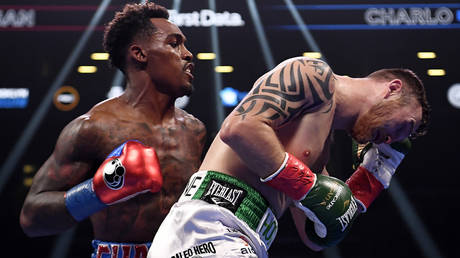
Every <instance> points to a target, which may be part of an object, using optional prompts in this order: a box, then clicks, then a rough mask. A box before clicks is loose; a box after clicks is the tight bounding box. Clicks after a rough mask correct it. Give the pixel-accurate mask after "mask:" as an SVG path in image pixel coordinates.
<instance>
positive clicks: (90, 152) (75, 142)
mask: <svg viewBox="0 0 460 258" xmlns="http://www.w3.org/2000/svg"><path fill="white" fill-rule="evenodd" d="M168 17H169V13H168V10H167V9H166V8H164V7H163V6H160V5H157V4H155V3H152V2H147V3H144V4H132V3H129V4H126V5H125V6H124V7H123V10H120V11H118V12H116V14H115V15H114V17H113V19H112V20H111V21H110V22H109V23H108V24H107V26H106V29H105V32H104V42H103V45H104V49H105V51H106V52H107V53H108V54H109V55H110V63H111V65H113V66H114V67H116V68H117V69H118V70H119V71H121V72H122V73H123V75H124V79H125V80H122V81H120V83H122V82H123V81H126V85H124V88H125V90H124V92H123V93H122V94H121V95H120V96H117V97H113V98H110V99H107V100H104V101H102V102H100V103H97V104H96V105H94V106H93V107H92V108H91V109H90V110H88V111H87V112H86V113H84V114H82V115H81V116H79V117H77V118H75V119H73V120H72V121H71V122H70V123H68V124H67V125H66V126H65V127H64V128H63V129H62V131H61V133H60V134H59V137H58V138H57V141H56V144H55V146H54V150H53V151H52V153H51V154H50V156H49V157H48V158H47V160H46V161H45V162H44V163H43V164H42V165H41V167H40V168H39V169H38V171H37V172H36V174H35V175H34V179H33V183H32V185H31V187H30V190H29V192H28V194H27V196H26V198H25V201H24V204H23V207H22V210H21V215H20V224H21V227H22V229H23V231H24V233H25V234H26V235H27V236H29V237H37V236H47V235H53V234H59V233H62V232H65V231H67V230H69V229H71V228H75V226H77V225H78V226H80V224H79V222H80V221H82V220H84V219H85V218H88V220H89V223H90V225H91V229H90V230H85V228H83V229H81V228H79V230H78V232H79V233H80V234H87V235H88V239H93V240H92V242H91V244H92V247H93V252H92V257H94V258H98V257H125V258H128V257H129V258H137V257H146V255H147V252H148V248H149V246H150V242H151V240H152V237H153V235H154V234H155V233H156V231H157V230H158V228H159V226H160V224H161V222H162V221H163V220H164V218H165V216H166V214H167V213H168V212H169V210H170V208H171V206H172V205H173V204H174V202H176V201H177V199H178V198H179V196H180V194H181V192H182V190H183V189H182V187H183V186H185V184H186V183H187V180H188V179H189V178H190V176H191V175H192V173H193V172H194V171H196V170H197V169H198V168H199V165H200V163H201V157H202V150H203V147H204V143H205V136H206V128H205V127H204V125H203V123H202V122H201V121H200V120H198V119H197V118H195V117H194V116H193V115H191V114H189V113H187V112H186V111H184V110H182V109H180V108H178V107H176V106H175V100H176V99H177V98H179V97H182V96H185V95H190V94H191V93H192V91H193V84H192V83H193V69H194V64H193V62H192V61H193V55H192V53H191V52H190V51H189V50H188V49H187V48H186V46H185V41H186V40H185V39H186V38H185V35H184V34H183V33H182V31H181V30H180V29H179V28H178V27H177V26H176V25H174V24H173V23H171V22H170V21H169V20H168ZM102 84H103V83H102ZM96 97H97V96H96ZM97 98H99V97H97ZM53 121H56V123H57V121H59V120H57V119H54V120H53ZM47 126H58V127H60V126H61V125H59V124H52V125H49V124H48V125H47ZM131 139H133V140H131ZM134 140H137V141H134ZM43 151H47V149H46V148H45V147H43ZM83 225H84V224H83ZM85 231H87V232H85ZM81 239H84V240H88V239H85V238H84V237H83V238H82V237H76V238H74V240H73V241H74V243H72V246H81V245H82V244H80V243H78V241H81ZM30 241H36V240H34V239H32V240H30ZM75 242H77V243H75ZM87 244H89V243H87ZM87 250H88V249H87V248H72V250H68V252H69V253H70V252H71V255H69V256H72V257H88V256H90V254H89V253H88V251H87ZM28 251H29V250H25V252H28ZM34 251H35V250H34ZM64 251H65V250H64ZM31 252H32V251H31ZM22 256H24V257H34V256H37V255H36V253H23V255H22Z"/></svg>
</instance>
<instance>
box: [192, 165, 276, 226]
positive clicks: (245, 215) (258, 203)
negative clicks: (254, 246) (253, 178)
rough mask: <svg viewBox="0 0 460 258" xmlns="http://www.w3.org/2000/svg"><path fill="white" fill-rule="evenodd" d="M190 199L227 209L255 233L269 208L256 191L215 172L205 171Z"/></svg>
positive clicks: (230, 177)
mask: <svg viewBox="0 0 460 258" xmlns="http://www.w3.org/2000/svg"><path fill="white" fill-rule="evenodd" d="M213 198H214V199H213ZM219 198H220V200H222V201H219ZM191 199H199V200H204V201H206V202H208V203H211V204H216V205H219V206H221V207H224V208H227V209H229V210H230V211H232V212H233V213H234V214H235V216H236V217H237V218H239V219H241V220H243V221H245V222H246V223H247V224H248V225H249V227H250V228H251V229H253V230H254V231H257V226H258V225H259V222H260V220H261V219H262V217H263V215H264V214H265V212H266V211H267V209H268V208H269V203H268V202H267V200H265V198H264V197H263V196H262V195H261V194H260V193H259V192H258V191H257V190H255V189H254V188H252V187H251V186H249V185H247V184H246V183H244V182H242V181H240V180H239V179H237V178H235V177H232V176H229V175H226V174H222V173H219V172H216V171H207V173H206V176H205V178H204V179H203V181H202V182H201V184H200V185H199V187H198V189H197V191H196V192H195V194H194V195H193V196H192V198H191ZM233 199H235V200H233ZM229 200H230V201H229ZM233 201H234V203H233ZM216 202H217V203H216Z"/></svg>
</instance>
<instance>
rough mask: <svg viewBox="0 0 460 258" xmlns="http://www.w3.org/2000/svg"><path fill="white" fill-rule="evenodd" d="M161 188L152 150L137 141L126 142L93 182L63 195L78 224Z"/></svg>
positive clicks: (110, 158)
mask: <svg viewBox="0 0 460 258" xmlns="http://www.w3.org/2000/svg"><path fill="white" fill-rule="evenodd" d="M162 185H163V177H162V175H161V171H160V164H159V161H158V157H157V154H156V152H155V149H153V148H151V147H147V146H144V145H143V144H142V143H140V142H138V141H127V142H125V143H123V144H122V145H120V146H119V147H118V148H116V149H115V150H113V151H112V153H110V154H109V156H107V159H106V160H105V161H104V162H103V163H102V165H101V166H100V167H99V169H98V170H97V172H96V174H95V175H94V177H93V178H92V179H88V180H86V181H84V182H83V183H81V184H78V185H76V186H74V187H72V188H71V189H70V190H68V191H67V192H66V193H65V197H64V198H65V204H66V207H67V209H68V210H69V212H70V214H71V215H72V216H73V217H74V218H75V219H76V220H77V221H81V220H83V219H85V218H86V217H88V216H90V215H91V214H93V213H95V212H97V211H99V210H101V209H103V208H105V207H107V205H112V204H115V203H118V202H122V201H126V200H129V199H131V198H133V197H134V196H136V195H138V194H141V193H144V192H147V191H150V192H152V193H156V192H158V191H160V189H161V186H162Z"/></svg>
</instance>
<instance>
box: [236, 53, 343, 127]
mask: <svg viewBox="0 0 460 258" xmlns="http://www.w3.org/2000/svg"><path fill="white" fill-rule="evenodd" d="M306 71H308V72H306ZM333 80H335V77H334V75H333V72H332V70H331V69H330V67H329V66H328V65H327V64H326V63H325V62H323V61H321V60H302V59H297V60H294V61H292V62H290V63H288V64H286V65H284V66H283V67H281V69H277V70H275V71H273V72H271V73H270V74H269V75H268V76H267V78H266V79H264V80H261V81H260V82H259V83H258V84H257V85H256V86H255V88H254V89H253V90H252V91H251V92H250V93H249V94H250V95H248V96H247V97H246V98H245V99H244V100H243V101H242V102H241V103H240V104H239V105H238V107H237V108H236V110H235V111H236V115H237V116H241V119H244V118H245V117H246V116H249V115H250V116H258V115H263V116H264V117H265V118H266V119H268V120H272V121H274V120H278V119H281V121H282V122H281V124H284V123H286V122H288V121H289V120H291V119H292V118H293V117H295V116H296V115H298V114H299V112H301V111H303V110H308V109H313V108H315V107H317V106H320V105H322V104H323V103H326V102H331V104H330V105H331V106H330V108H329V109H328V110H327V111H325V112H329V111H330V109H331V107H332V101H330V100H331V99H332V95H333V88H332V86H331V83H332V81H333Z"/></svg>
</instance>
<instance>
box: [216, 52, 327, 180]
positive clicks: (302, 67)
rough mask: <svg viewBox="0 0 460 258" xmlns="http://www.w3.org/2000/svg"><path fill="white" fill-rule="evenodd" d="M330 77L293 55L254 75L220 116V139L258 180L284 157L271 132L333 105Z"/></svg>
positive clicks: (315, 63)
mask: <svg viewBox="0 0 460 258" xmlns="http://www.w3.org/2000/svg"><path fill="white" fill-rule="evenodd" d="M334 81H335V78H334V75H333V72H332V70H331V69H330V68H329V66H328V65H327V64H326V63H324V62H323V61H321V60H316V59H315V60H312V59H308V58H302V57H301V58H292V59H288V60H286V61H284V62H283V63H281V64H279V65H278V66H277V67H275V68H274V69H273V70H272V71H270V72H268V73H267V74H265V75H263V76H262V77H261V78H259V79H258V80H257V81H256V83H255V84H254V87H253V88H252V90H251V91H250V92H249V94H248V95H247V96H246V97H245V98H244V99H243V100H242V101H241V103H240V104H239V105H238V106H237V107H236V108H235V110H233V111H232V113H231V114H230V115H229V116H228V117H227V118H226V119H225V121H224V123H223V125H222V130H221V132H220V137H221V139H222V140H223V141H224V142H225V143H226V144H227V145H229V146H230V147H231V148H232V149H233V150H234V151H235V152H236V153H237V154H238V155H239V157H240V158H241V159H242V160H243V161H244V162H245V163H246V165H247V166H248V167H249V168H250V169H251V170H252V171H254V172H255V173H257V175H258V176H259V177H261V178H265V177H266V176H268V175H270V174H271V173H273V172H274V171H276V170H277V169H278V168H279V167H280V165H281V163H282V162H283V159H284V157H285V151H284V147H283V146H282V144H281V143H280V141H279V140H278V138H277V136H276V133H275V130H276V129H277V128H280V127H282V126H285V125H287V124H289V123H290V122H291V121H292V120H294V119H296V118H297V117H299V116H300V115H303V114H305V113H309V112H310V113H312V112H318V110H324V109H326V111H321V112H327V111H328V110H330V108H331V107H332V95H333V91H334Z"/></svg>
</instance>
